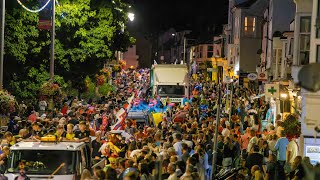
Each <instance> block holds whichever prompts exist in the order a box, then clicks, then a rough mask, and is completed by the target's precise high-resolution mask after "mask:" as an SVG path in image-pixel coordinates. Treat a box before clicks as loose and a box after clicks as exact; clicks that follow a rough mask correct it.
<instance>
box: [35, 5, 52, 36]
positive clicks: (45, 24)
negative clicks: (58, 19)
mask: <svg viewBox="0 0 320 180" xmlns="http://www.w3.org/2000/svg"><path fill="white" fill-rule="evenodd" d="M47 2H48V0H39V5H40V6H39V7H43V6H44V5H45V4H46V3H47ZM52 2H53V0H50V2H49V4H48V5H47V6H46V8H44V9H43V10H42V11H40V12H39V25H38V27H39V29H41V30H50V29H51V27H52V21H51V18H52Z"/></svg>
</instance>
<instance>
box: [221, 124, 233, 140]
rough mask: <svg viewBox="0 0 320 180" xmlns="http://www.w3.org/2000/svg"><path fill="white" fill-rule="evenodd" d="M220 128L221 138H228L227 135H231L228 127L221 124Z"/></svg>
mask: <svg viewBox="0 0 320 180" xmlns="http://www.w3.org/2000/svg"><path fill="white" fill-rule="evenodd" d="M222 127H223V130H222V132H221V134H222V136H223V137H229V135H230V133H231V132H230V130H229V128H230V126H228V125H225V124H223V125H222Z"/></svg>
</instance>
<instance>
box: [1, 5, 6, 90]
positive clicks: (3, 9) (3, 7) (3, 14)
mask: <svg viewBox="0 0 320 180" xmlns="http://www.w3.org/2000/svg"><path fill="white" fill-rule="evenodd" d="M5 9H6V0H2V6H1V39H0V43H1V49H0V90H2V88H3V58H4V57H3V56H4V26H5Z"/></svg>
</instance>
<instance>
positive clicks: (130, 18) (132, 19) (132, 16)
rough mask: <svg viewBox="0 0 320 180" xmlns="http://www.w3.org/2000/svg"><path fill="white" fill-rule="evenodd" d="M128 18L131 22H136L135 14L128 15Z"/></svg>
mask: <svg viewBox="0 0 320 180" xmlns="http://www.w3.org/2000/svg"><path fill="white" fill-rule="evenodd" d="M128 18H129V20H130V21H134V14H133V13H128Z"/></svg>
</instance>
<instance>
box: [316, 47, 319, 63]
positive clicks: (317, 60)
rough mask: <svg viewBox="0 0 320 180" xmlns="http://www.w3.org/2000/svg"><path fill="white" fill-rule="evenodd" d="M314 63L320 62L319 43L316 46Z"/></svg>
mask: <svg viewBox="0 0 320 180" xmlns="http://www.w3.org/2000/svg"><path fill="white" fill-rule="evenodd" d="M316 63H320V45H318V46H317V59H316Z"/></svg>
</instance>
